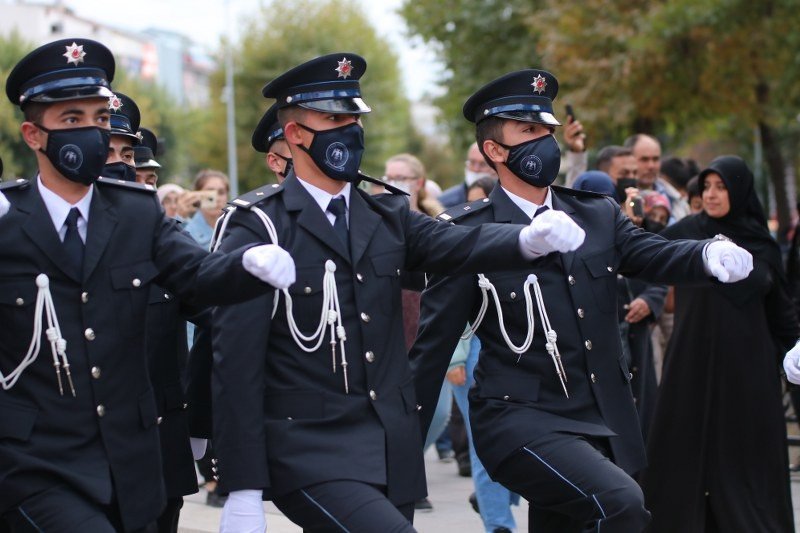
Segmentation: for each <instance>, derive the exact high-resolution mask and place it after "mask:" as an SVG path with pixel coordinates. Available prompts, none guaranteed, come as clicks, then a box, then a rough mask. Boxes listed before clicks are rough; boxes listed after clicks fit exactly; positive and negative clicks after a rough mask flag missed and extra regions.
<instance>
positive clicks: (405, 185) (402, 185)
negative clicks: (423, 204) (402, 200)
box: [386, 180, 411, 194]
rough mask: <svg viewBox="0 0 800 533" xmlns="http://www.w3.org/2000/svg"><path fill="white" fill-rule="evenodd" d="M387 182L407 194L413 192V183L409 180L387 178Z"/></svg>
mask: <svg viewBox="0 0 800 533" xmlns="http://www.w3.org/2000/svg"><path fill="white" fill-rule="evenodd" d="M386 183H388V184H389V185H391V186H392V187H395V188H397V189H400V190H401V191H403V192H404V193H406V194H411V184H410V183H409V182H407V181H400V180H386Z"/></svg>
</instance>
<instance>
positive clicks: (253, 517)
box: [219, 490, 267, 533]
mask: <svg viewBox="0 0 800 533" xmlns="http://www.w3.org/2000/svg"><path fill="white" fill-rule="evenodd" d="M266 529H267V517H266V516H265V515H264V504H263V503H262V502H261V491H260V490H235V491H233V492H231V493H230V495H229V496H228V501H226V502H225V507H224V508H223V509H222V517H221V518H220V520H219V533H264V531H266Z"/></svg>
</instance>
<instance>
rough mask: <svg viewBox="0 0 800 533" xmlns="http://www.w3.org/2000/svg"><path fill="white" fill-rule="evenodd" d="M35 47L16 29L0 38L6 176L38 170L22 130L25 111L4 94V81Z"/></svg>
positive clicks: (0, 143)
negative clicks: (21, 125)
mask: <svg viewBox="0 0 800 533" xmlns="http://www.w3.org/2000/svg"><path fill="white" fill-rule="evenodd" d="M33 48H34V46H33V45H31V44H30V43H28V42H26V41H25V40H24V39H23V38H22V37H21V36H20V35H19V34H18V33H17V32H13V33H12V34H11V35H10V36H9V37H8V38H5V39H4V38H0V82H2V84H1V85H2V95H0V101H2V103H0V158H2V159H3V167H4V170H3V177H4V179H5V180H10V179H13V178H15V177H19V176H23V177H32V176H34V175H35V174H36V159H35V158H34V157H33V154H32V153H31V151H30V148H28V145H26V144H25V142H24V141H23V140H22V134H21V133H20V131H19V125H20V123H21V122H22V120H23V118H22V113H21V112H20V110H19V108H18V107H17V106H15V105H11V102H9V101H8V99H7V98H6V94H5V81H6V79H8V75H9V74H10V73H11V69H13V68H14V65H16V64H17V61H19V60H20V59H22V57H23V56H24V55H25V54H27V53H28V52H29V51H30V50H32V49H33Z"/></svg>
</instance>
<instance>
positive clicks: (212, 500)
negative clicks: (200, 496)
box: [206, 490, 228, 507]
mask: <svg viewBox="0 0 800 533" xmlns="http://www.w3.org/2000/svg"><path fill="white" fill-rule="evenodd" d="M227 500H228V497H227V496H222V495H220V494H217V491H216V490H215V491H213V492H209V493H207V494H206V505H208V506H210V507H225V502H226V501H227Z"/></svg>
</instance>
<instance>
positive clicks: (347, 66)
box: [333, 57, 353, 79]
mask: <svg viewBox="0 0 800 533" xmlns="http://www.w3.org/2000/svg"><path fill="white" fill-rule="evenodd" d="M337 63H339V66H338V67H336V68H335V69H333V70H335V71H336V72H338V73H339V75H338V76H337V78H345V79H347V77H348V76H350V74H351V73H352V72H353V66H352V64H351V62H350V61H349V60H348V59H347V58H346V57H343V58H342V60H341V61H337Z"/></svg>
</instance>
